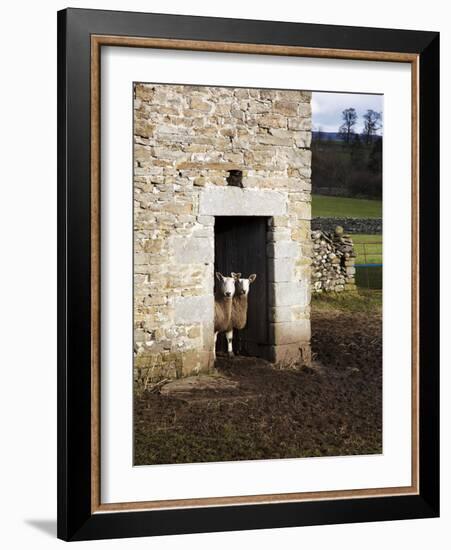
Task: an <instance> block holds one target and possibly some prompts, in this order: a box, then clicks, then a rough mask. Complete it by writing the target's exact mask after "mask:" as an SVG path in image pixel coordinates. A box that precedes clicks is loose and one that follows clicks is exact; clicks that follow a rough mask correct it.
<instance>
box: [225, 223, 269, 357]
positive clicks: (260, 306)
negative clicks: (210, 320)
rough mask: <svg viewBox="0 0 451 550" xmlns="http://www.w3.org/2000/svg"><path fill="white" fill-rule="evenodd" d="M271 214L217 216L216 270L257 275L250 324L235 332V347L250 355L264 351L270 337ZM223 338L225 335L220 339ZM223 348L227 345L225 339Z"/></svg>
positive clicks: (226, 273)
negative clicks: (268, 257)
mask: <svg viewBox="0 0 451 550" xmlns="http://www.w3.org/2000/svg"><path fill="white" fill-rule="evenodd" d="M266 229H267V218H262V217H253V216H249V217H241V216H240V217H234V216H223V217H217V218H216V220H215V271H220V272H221V273H222V274H223V275H225V276H230V273H231V272H232V271H234V272H235V273H241V276H242V277H249V275H251V274H252V273H255V274H256V275H257V278H256V280H255V282H254V283H252V284H251V287H250V292H249V298H248V304H249V305H248V316H247V325H246V327H245V328H244V329H243V330H241V331H236V332H239V334H236V335H235V336H234V349H235V351H238V352H240V353H242V354H246V355H257V356H258V355H262V354H263V352H262V350H260V348H261V346H265V345H266V344H267V341H268V298H267V296H268V290H267V262H266ZM218 340H222V339H218ZM218 345H219V346H220V347H219V349H221V350H222V349H224V348H223V345H222V343H221V344H218Z"/></svg>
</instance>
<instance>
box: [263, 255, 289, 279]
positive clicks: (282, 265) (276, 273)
mask: <svg viewBox="0 0 451 550" xmlns="http://www.w3.org/2000/svg"><path fill="white" fill-rule="evenodd" d="M294 266H295V261H294V259H293V258H280V259H274V261H272V262H268V280H269V281H271V282H275V281H277V282H289V281H293V280H294Z"/></svg>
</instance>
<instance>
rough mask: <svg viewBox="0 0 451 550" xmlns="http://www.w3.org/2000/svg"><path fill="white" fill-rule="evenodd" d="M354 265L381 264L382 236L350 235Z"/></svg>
mask: <svg viewBox="0 0 451 550" xmlns="http://www.w3.org/2000/svg"><path fill="white" fill-rule="evenodd" d="M352 240H353V241H354V249H355V251H356V253H357V258H356V264H381V263H382V235H352Z"/></svg>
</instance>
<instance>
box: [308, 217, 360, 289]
mask: <svg viewBox="0 0 451 550" xmlns="http://www.w3.org/2000/svg"><path fill="white" fill-rule="evenodd" d="M312 241H313V260H312V290H313V292H315V293H321V292H330V291H335V292H342V291H343V290H356V284H355V265H354V264H355V257H356V254H355V251H354V244H353V242H352V239H351V238H350V236H349V235H345V234H344V231H343V228H342V227H341V226H336V227H335V229H334V231H333V232H329V231H318V230H317V231H312Z"/></svg>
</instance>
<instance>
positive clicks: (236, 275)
mask: <svg viewBox="0 0 451 550" xmlns="http://www.w3.org/2000/svg"><path fill="white" fill-rule="evenodd" d="M230 275H231V276H232V277H233V278H234V279H239V278H240V277H241V273H234V272H233V271H232V273H231V274H230Z"/></svg>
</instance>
